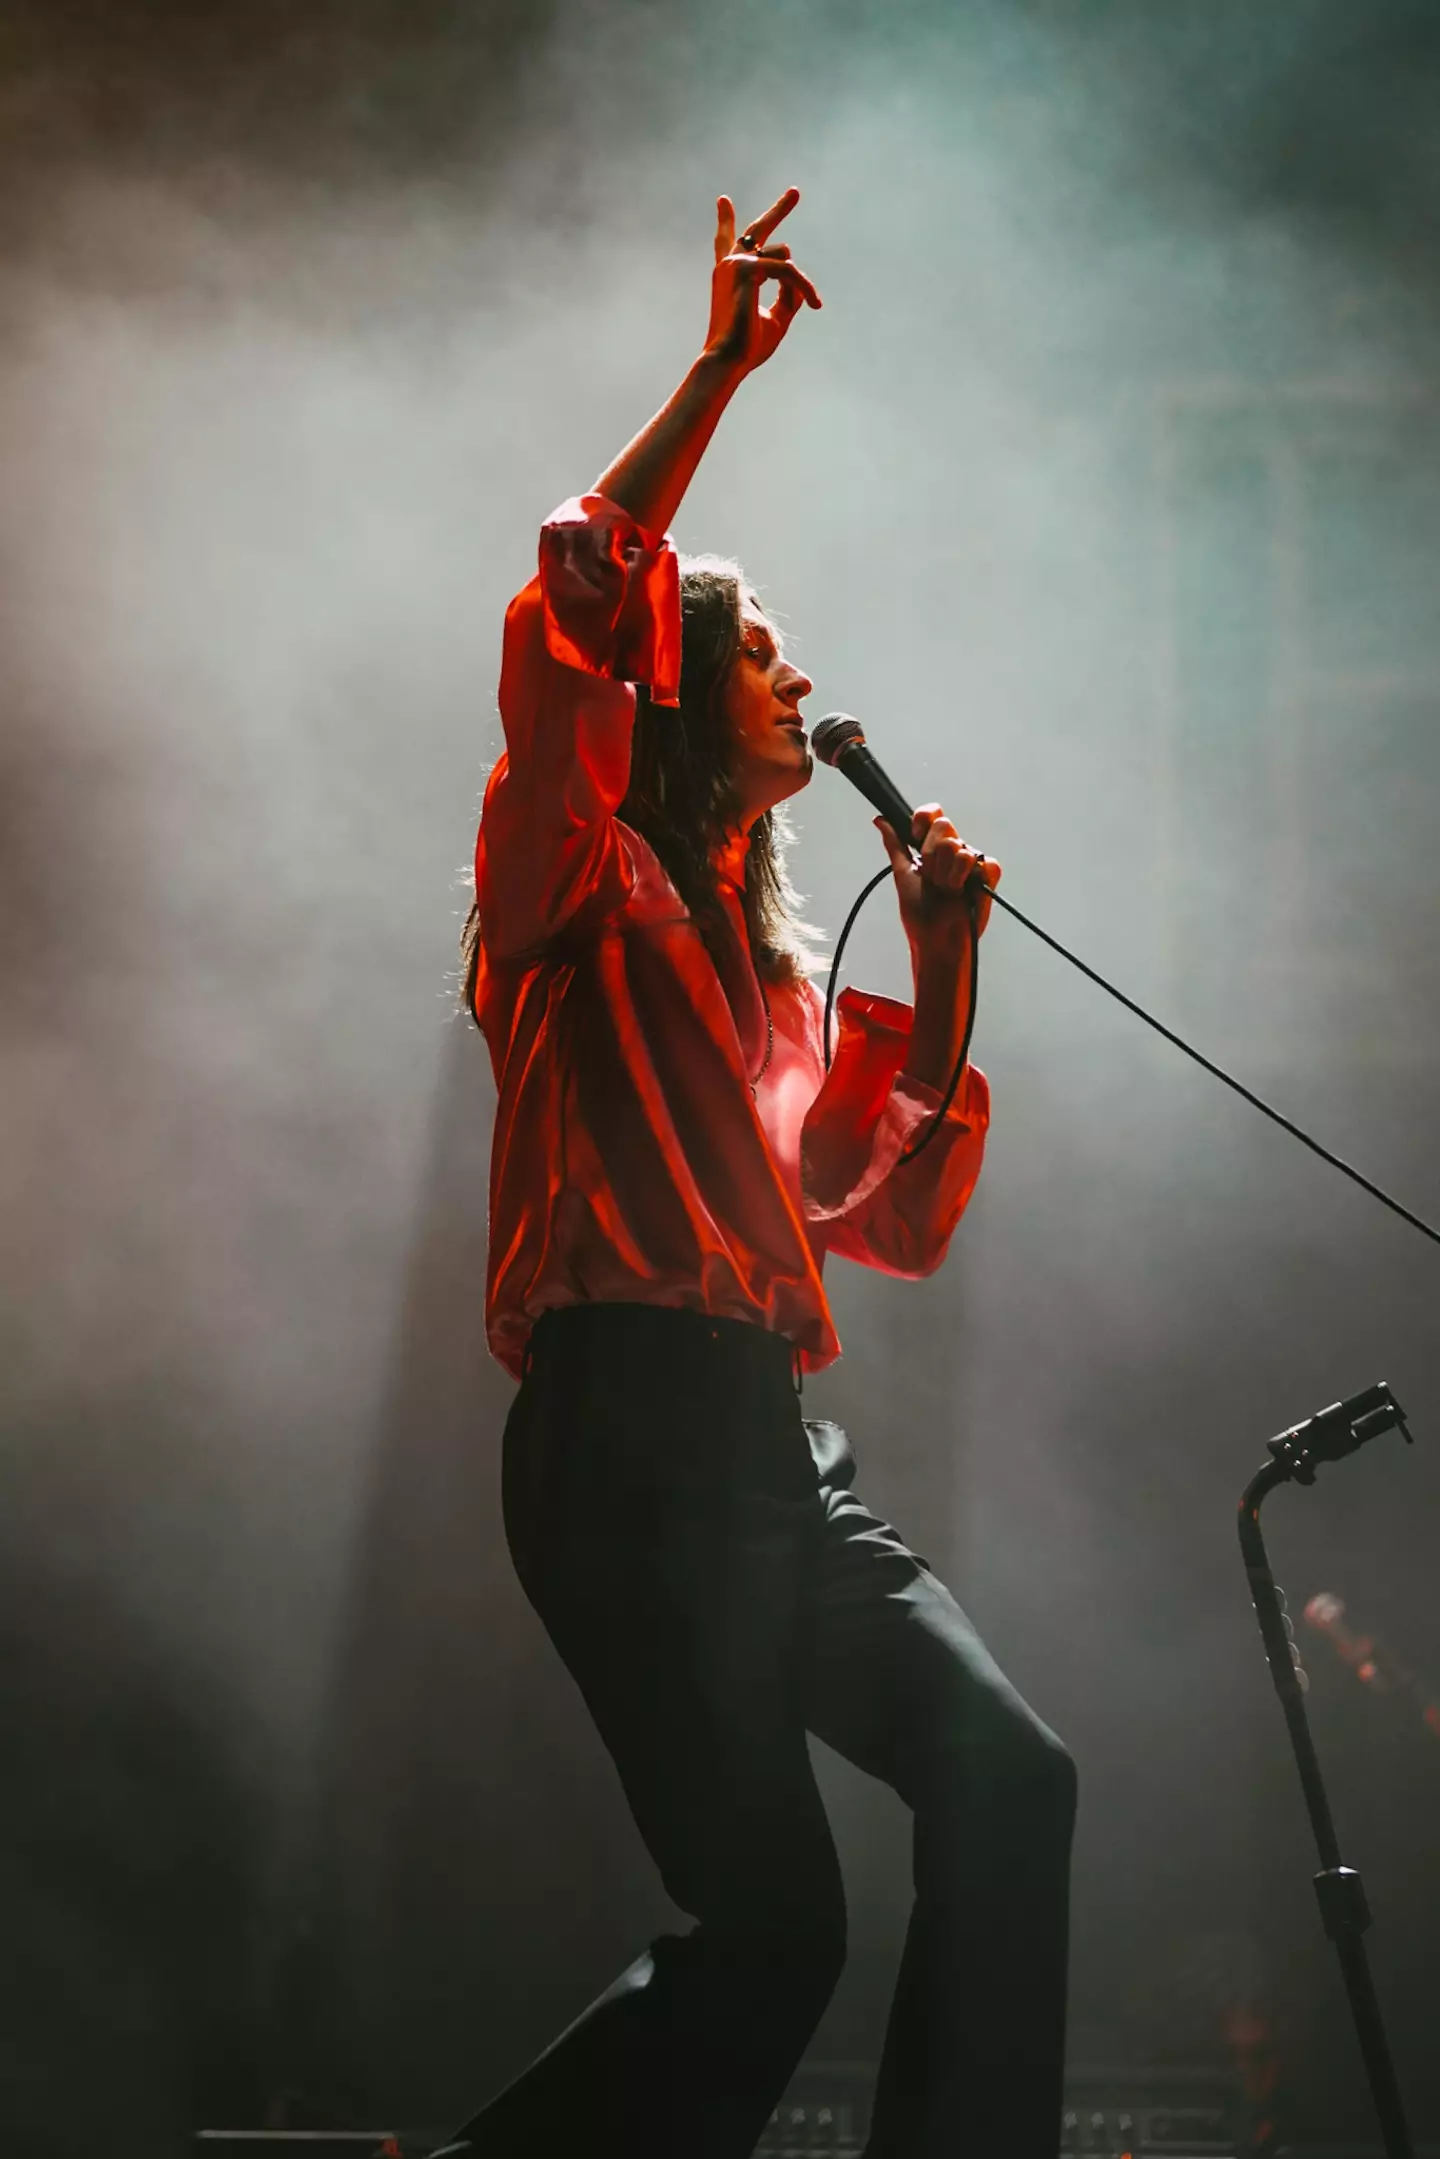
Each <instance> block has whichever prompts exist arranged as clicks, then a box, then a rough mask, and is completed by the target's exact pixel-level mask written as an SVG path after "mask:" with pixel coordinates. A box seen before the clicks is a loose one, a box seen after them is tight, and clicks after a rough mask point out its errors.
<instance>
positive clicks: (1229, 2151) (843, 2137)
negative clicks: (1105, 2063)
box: [677, 2062, 1250, 2159]
mask: <svg viewBox="0 0 1440 2159" xmlns="http://www.w3.org/2000/svg"><path fill="white" fill-rule="evenodd" d="M874 2086H875V2070H874V2067H873V2065H872V2064H870V2063H864V2062H805V2063H803V2064H802V2066H801V2068H800V2070H799V2071H798V2073H797V2074H796V2076H795V2079H794V2081H793V2083H792V2084H791V2086H790V2088H789V2090H788V2091H787V2092H786V2094H785V2097H784V2098H783V2100H782V2101H781V2102H780V2105H779V2106H778V2107H777V2108H776V2109H775V2112H774V2113H773V2114H772V2115H771V2117H770V2121H769V2125H768V2127H767V2128H766V2130H765V2133H764V2135H763V2136H762V2137H761V2140H760V2142H759V2144H758V2145H757V2147H756V2151H755V2159H803V2155H807V2154H812V2153H819V2152H823V2153H825V2154H827V2155H828V2159H861V2154H862V2153H863V2151H864V2149H865V2140H866V2138H867V2136H868V2135H869V2129H870V2103H871V2097H872V2094H873V2091H874ZM954 2127H955V2133H956V2139H957V2143H956V2149H957V2150H962V2149H966V2148H967V2146H966V2143H965V2123H964V2121H963V2119H961V2120H957V2121H956V2123H955V2125H954ZM1249 2149H1250V2137H1249V2132H1248V2128H1247V2123H1246V2107H1245V2102H1244V2099H1243V2097H1242V2096H1241V2094H1240V2092H1239V2090H1238V2088H1237V2086H1236V2083H1235V2080H1234V2078H1233V2077H1229V2076H1225V2075H1217V2074H1216V2073H1215V2072H1214V2071H1213V2070H1204V2069H1194V2070H1192V2069H1170V2070H1131V2071H1126V2070H1120V2069H1117V2070H1105V2071H1101V2070H1094V2071H1079V2072H1077V2073H1075V2074H1074V2075H1071V2076H1069V2077H1067V2078H1066V2080H1065V2110H1064V2114H1063V2116H1062V2119H1061V2124H1060V2140H1059V2151H1060V2155H1061V2159H1240V2155H1241V2154H1244V2153H1248V2151H1249ZM677 2159H680V2155H678V2154H677ZM996 2159H1001V2155H999V2154H997V2155H996Z"/></svg>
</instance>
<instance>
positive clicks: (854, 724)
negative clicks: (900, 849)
mask: <svg viewBox="0 0 1440 2159" xmlns="http://www.w3.org/2000/svg"><path fill="white" fill-rule="evenodd" d="M810 747H811V749H812V750H813V751H814V752H815V755H816V756H817V757H818V758H819V759H820V761H821V763H822V764H826V765H833V766H834V767H835V770H836V771H837V772H843V773H844V775H845V777H846V779H847V780H848V781H849V782H850V784H851V786H852V787H858V788H859V790H860V792H861V794H862V795H863V796H864V797H865V800H866V801H867V802H871V803H873V804H874V806H875V808H876V809H877V810H878V811H879V812H880V815H881V816H882V817H883V818H884V819H885V822H886V823H887V824H888V825H889V826H890V827H891V829H892V831H893V832H894V833H895V836H896V838H897V839H898V840H899V841H900V843H901V845H902V846H904V847H908V848H909V849H910V851H911V853H912V854H914V853H915V852H916V851H917V850H916V847H915V842H914V841H913V840H912V839H911V837H910V833H911V829H912V827H913V825H914V823H915V812H914V811H913V810H912V809H911V807H910V805H909V803H908V802H907V801H906V800H905V797H904V796H903V795H902V794H901V792H900V790H899V788H898V787H897V786H896V785H895V782H894V781H893V780H892V779H891V777H890V775H889V774H888V772H886V770H885V768H884V766H883V765H882V764H881V763H880V762H879V761H878V759H877V758H876V757H875V755H874V752H873V751H871V750H868V749H867V748H866V747H865V730H864V728H863V727H862V726H861V725H860V722H859V721H858V720H854V719H852V718H851V717H850V714H849V713H848V712H827V713H826V715H825V717H824V719H823V720H820V721H819V722H818V723H817V724H816V725H815V726H814V727H812V728H811V730H810Z"/></svg>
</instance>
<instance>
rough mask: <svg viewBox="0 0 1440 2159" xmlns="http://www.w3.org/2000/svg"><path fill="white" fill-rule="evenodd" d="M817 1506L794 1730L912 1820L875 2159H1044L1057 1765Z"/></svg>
mask: <svg viewBox="0 0 1440 2159" xmlns="http://www.w3.org/2000/svg"><path fill="white" fill-rule="evenodd" d="M822 1496H823V1498H824V1500H825V1506H826V1532H825V1536H824V1538H823V1539H822V1540H820V1542H819V1544H818V1545H817V1548H816V1557H815V1559H814V1562H813V1565H812V1569H811V1574H810V1577H809V1584H808V1588H807V1596H806V1629H805V1635H806V1644H807V1649H806V1668H805V1669H806V1680H805V1693H806V1716H807V1720H808V1722H809V1725H810V1728H811V1730H812V1731H814V1732H816V1733H818V1734H819V1736H820V1737H821V1738H823V1739H824V1740H825V1741H826V1742H827V1744H829V1745H831V1746H833V1747H834V1748H835V1749H836V1750H837V1751H838V1752H839V1753H841V1754H843V1755H845V1756H846V1757H847V1758H848V1759H849V1760H851V1761H853V1762H855V1763H857V1764H858V1765H859V1766H860V1767H861V1768H862V1769H865V1770H867V1771H869V1772H870V1773H871V1774H872V1775H874V1776H877V1777H880V1778H881V1779H883V1780H884V1781H885V1782H886V1783H888V1784H890V1785H892V1786H893V1787H894V1789H895V1790H896V1791H897V1792H899V1793H900V1795H901V1797H902V1798H903V1799H904V1800H905V1801H906V1802H907V1804H908V1805H909V1806H910V1808H911V1809H912V1812H913V1815H914V1880H915V1904H914V1909H913V1912H912V1915H911V1920H910V1926H909V1931H908V1934H907V1937H906V1943H905V1949H904V1954H903V1957H902V1960H901V1967H900V1974H899V1979H898V1983H897V1986H896V1991H895V1997H894V2002H893V2006H892V2010H891V2015H890V2022H889V2027H888V2030H887V2033H886V2039H885V2047H884V2051H883V2055H882V2058H881V2065H880V2074H879V2080H878V2084H877V2089H876V2100H875V2111H874V2119H873V2124H872V2133H871V2138H870V2143H869V2147H868V2149H869V2153H870V2155H871V2159H941V2155H942V2154H943V2155H945V2159H953V2154H955V2153H956V2152H957V2151H960V2150H968V2149H970V2148H972V2147H973V2149H974V2150H976V2151H977V2152H978V2151H983V2150H985V2149H990V2148H993V2149H996V2150H999V2149H1001V2148H1003V2149H1004V2150H1005V2151H1006V2152H1007V2153H1008V2154H1011V2155H1013V2159H1054V2154H1055V2152H1056V2149H1057V2145H1058V2140H1059V2123H1060V2112H1061V2083H1062V2073H1063V2062H1064V2020H1065V1977H1066V1952H1067V1936H1068V1892H1069V1852H1070V1838H1071V1830H1072V1827H1073V1821H1074V1809H1075V1773H1074V1767H1073V1764H1072V1762H1071V1760H1070V1757H1069V1756H1068V1754H1067V1753H1066V1752H1065V1749H1064V1748H1063V1746H1062V1745H1061V1744H1060V1742H1059V1740H1057V1739H1056V1737H1055V1736H1054V1734H1053V1733H1052V1732H1050V1731H1049V1730H1048V1729H1047V1728H1046V1726H1045V1725H1043V1724H1042V1723H1041V1722H1040V1720H1039V1719H1038V1718H1037V1717H1036V1716H1035V1715H1034V1713H1033V1711H1032V1710H1030V1709H1029V1708H1028V1707H1027V1705H1026V1704H1025V1702H1024V1701H1023V1700H1022V1699H1021V1697H1020V1696H1019V1695H1018V1694H1017V1693H1016V1691H1015V1689H1014V1688H1013V1687H1012V1686H1011V1685H1010V1684H1009V1682H1008V1681H1007V1680H1006V1679H1005V1678H1004V1676H1003V1674H1002V1673H1001V1672H1000V1670H999V1668H998V1666H997V1665H996V1664H995V1662H994V1660H993V1658H992V1657H991V1656H990V1655H989V1653H988V1651H987V1650H986V1649H985V1647H984V1645H983V1644H982V1643H981V1641H980V1639H979V1637H978V1635H977V1634H976V1632H975V1630H974V1628H973V1627H972V1626H971V1624H970V1622H969V1621H968V1620H967V1619H966V1617H965V1615H964V1613H963V1612H962V1611H961V1610H960V1608H959V1606H958V1605H957V1604H956V1602H955V1600H954V1598H953V1597H952V1596H951V1595H950V1593H949V1591H948V1590H946V1589H945V1588H944V1586H943V1585H942V1584H941V1583H940V1582H938V1581H937V1580H936V1579H935V1577H934V1575H933V1574H932V1573H931V1572H930V1570H929V1568H928V1567H927V1566H926V1564H925V1562H924V1561H923V1560H921V1559H919V1558H918V1557H917V1556H916V1555H915V1554H913V1553H912V1552H910V1551H909V1550H907V1548H906V1546H905V1545H904V1543H903V1541H902V1540H901V1538H900V1537H899V1536H898V1535H897V1533H896V1532H895V1531H894V1530H893V1529H891V1528H890V1527H889V1526H888V1524H886V1523H884V1522H881V1521H879V1520H877V1518H876V1517H875V1516H873V1515H872V1514H870V1513H869V1511H868V1510H867V1509H866V1508H865V1507H863V1506H862V1505H861V1503H860V1502H859V1500H858V1499H857V1498H856V1497H855V1495H854V1493H853V1492H852V1491H850V1490H848V1489H847V1488H846V1487H845V1486H844V1484H843V1483H839V1484H832V1485H829V1486H827V1487H826V1489H825V1491H824V1493H823V1495H822Z"/></svg>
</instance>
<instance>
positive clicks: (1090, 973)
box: [825, 866, 1440, 1244]
mask: <svg viewBox="0 0 1440 2159" xmlns="http://www.w3.org/2000/svg"><path fill="white" fill-rule="evenodd" d="M891 874H892V873H891V871H890V869H889V868H888V866H887V867H886V868H885V869H883V870H881V871H880V872H879V873H878V874H877V875H876V876H874V877H872V878H871V879H870V882H869V883H868V884H867V885H866V886H865V889H864V890H863V892H862V893H861V894H860V897H859V898H858V899H857V900H856V902H855V904H854V906H853V907H852V908H851V910H850V912H849V914H848V915H847V916H846V918H845V927H844V928H843V929H842V930H841V932H840V936H839V939H838V940H837V942H836V946H835V957H834V959H833V960H832V961H831V962H830V980H829V984H828V986H827V988H826V992H825V1069H826V1071H827V1072H828V1071H829V1069H830V1034H831V1017H832V1014H833V1012H834V1007H835V989H836V983H837V982H838V980H839V973H840V957H841V954H842V953H843V952H844V950H845V940H846V939H847V938H848V937H849V935H850V932H851V930H852V929H853V928H854V926H855V918H856V916H857V915H858V914H859V912H860V910H861V908H862V907H863V906H864V904H865V902H866V900H868V899H869V897H870V895H871V893H872V892H873V891H875V889H876V887H877V886H879V885H881V884H883V883H884V881H885V879H886V878H887V877H889V876H890V875H891ZM989 897H990V899H991V900H992V901H993V903H994V904H995V906H997V907H1003V908H1004V910H1005V912H1006V914H1007V915H1013V916H1014V917H1015V920H1016V921H1017V922H1020V923H1023V925H1024V926H1025V928H1026V929H1027V930H1029V931H1030V932H1031V933H1032V935H1033V936H1036V937H1038V938H1039V939H1040V941H1041V943H1042V944H1047V945H1049V947H1050V949H1051V951H1052V952H1058V953H1059V955H1060V957H1061V959H1063V960H1068V961H1069V962H1070V965H1071V966H1072V967H1078V968H1079V970H1080V972H1081V974H1082V975H1084V976H1085V977H1086V979H1087V981H1090V982H1093V983H1094V984H1095V985H1096V987H1097V988H1099V989H1102V990H1104V991H1105V993H1106V995H1107V996H1108V997H1113V998H1114V999H1115V1002H1116V1003H1117V1004H1121V1005H1124V1007H1125V1009H1126V1011H1127V1012H1133V1013H1134V1014H1135V1017H1136V1018H1137V1019H1140V1020H1143V1021H1144V1022H1145V1025H1146V1026H1147V1027H1152V1028H1153V1029H1154V1030H1155V1032H1156V1034H1157V1035H1163V1036H1164V1038H1165V1040H1166V1041H1167V1042H1171V1043H1173V1044H1174V1046H1175V1048H1176V1049H1177V1050H1183V1051H1184V1053H1185V1055H1186V1056H1187V1057H1189V1058H1192V1059H1193V1060H1194V1062H1195V1063H1196V1064H1197V1065H1199V1066H1200V1067H1201V1068H1202V1070H1203V1071H1206V1072H1208V1073H1209V1074H1210V1075H1211V1077H1212V1078H1213V1079H1218V1080H1219V1081H1221V1083H1222V1084H1223V1085H1224V1086H1226V1087H1228V1088H1230V1089H1231V1091H1232V1092H1233V1093H1235V1094H1238V1095H1239V1096H1240V1097H1241V1099H1242V1100H1243V1101H1246V1102H1248V1103H1249V1104H1250V1106H1251V1108H1252V1109H1258V1110H1259V1112H1260V1114H1261V1116H1262V1117H1268V1118H1269V1119H1270V1122H1271V1123H1272V1124H1278V1125H1279V1127H1280V1129H1281V1130H1282V1131H1283V1132H1288V1133H1289V1134H1290V1135H1291V1137H1292V1138H1293V1139H1298V1140H1299V1142H1300V1144H1301V1146H1302V1147H1308V1148H1309V1149H1310V1152H1311V1153H1312V1154H1317V1155H1319V1157H1320V1159H1321V1161H1322V1162H1328V1163H1329V1164H1330V1167H1331V1168H1332V1169H1338V1170H1339V1171H1340V1173H1341V1175H1342V1176H1345V1177H1348V1178H1349V1179H1350V1181H1351V1183H1352V1184H1358V1185H1359V1187H1360V1189H1361V1191H1362V1192H1368V1193H1369V1194H1370V1196H1371V1198H1372V1199H1378V1200H1379V1202H1380V1204H1381V1206H1382V1207H1388V1208H1389V1209H1390V1212H1391V1213H1392V1214H1398V1215H1399V1217H1400V1219H1401V1221H1402V1222H1408V1223H1409V1224H1410V1226H1411V1228H1412V1229H1418V1230H1419V1232H1420V1234H1421V1236H1422V1237H1428V1238H1429V1239H1430V1242H1431V1243H1432V1244H1440V1229H1436V1228H1435V1227H1434V1225H1433V1224H1432V1223H1430V1222H1427V1221H1425V1219H1424V1218H1423V1216H1421V1215H1418V1214H1414V1213H1412V1212H1411V1210H1410V1208H1408V1207H1406V1206H1403V1205H1402V1204H1401V1202H1400V1201H1399V1200H1398V1199H1395V1198H1394V1197H1392V1195H1391V1194H1390V1193H1389V1192H1386V1191H1385V1190H1383V1189H1382V1187H1381V1186H1380V1185H1378V1184H1375V1183H1374V1182H1373V1181H1372V1179H1370V1178H1369V1177H1367V1176H1365V1175H1364V1173H1363V1172H1362V1171H1360V1170H1358V1169H1356V1168H1355V1166H1354V1164H1353V1163H1351V1162H1346V1161H1344V1160H1343V1159H1342V1158H1341V1156H1339V1155H1338V1154H1333V1153H1332V1152H1331V1150H1330V1149H1329V1148H1328V1147H1323V1146H1322V1145H1321V1144H1320V1141H1319V1140H1318V1139H1312V1138H1311V1136H1310V1134H1309V1133H1308V1132H1306V1131H1303V1130H1302V1129H1301V1127H1300V1126H1299V1125H1298V1124H1296V1123H1295V1122H1294V1120H1293V1119H1292V1118H1289V1117H1287V1116H1285V1115H1284V1114H1283V1112H1282V1111H1280V1110H1278V1109H1276V1108H1275V1107H1274V1106H1273V1105H1272V1104H1271V1103H1269V1102H1266V1101H1264V1100H1262V1098H1261V1097H1260V1096H1259V1095H1258V1094H1256V1093H1254V1091H1253V1090H1252V1089H1251V1088H1249V1087H1247V1086H1246V1085H1245V1084H1244V1082H1243V1081H1242V1080H1238V1079H1236V1078H1235V1077H1234V1075H1233V1073H1230V1072H1227V1071H1225V1069H1224V1068H1223V1066H1221V1065H1218V1064H1216V1063H1215V1061H1214V1059H1213V1058H1210V1057H1207V1056H1206V1055H1205V1054H1204V1052H1203V1051H1202V1050H1197V1049H1196V1048H1195V1046H1194V1044H1193V1043H1190V1042H1187V1041H1186V1040H1185V1038H1184V1036H1183V1035H1178V1034H1176V1032H1175V1030H1174V1028H1173V1027H1167V1026H1166V1025H1165V1023H1164V1021H1163V1020H1157V1019H1156V1017H1155V1015H1154V1013H1153V1012H1147V1011H1146V1010H1145V1007H1144V1006H1143V1005H1141V1004H1137V1003H1136V1001H1135V999H1134V998H1133V997H1127V996H1126V994H1125V992H1124V990H1122V989H1117V988H1116V986H1115V984H1114V983H1113V982H1107V981H1106V979H1105V977H1104V975H1102V974H1100V973H1098V972H1097V971H1096V969H1095V968H1093V967H1091V966H1089V965H1088V964H1087V962H1086V961H1084V960H1082V959H1081V958H1080V956H1079V954H1078V953H1075V952H1072V951H1071V950H1070V948H1069V946H1068V945H1062V944H1061V942H1060V940H1059V938H1058V937H1052V936H1051V934H1050V932H1049V931H1048V930H1044V929H1041V927H1040V924H1039V923H1038V922H1032V921H1031V919H1030V917H1029V915H1027V914H1022V913H1021V911H1020V909H1019V908H1018V907H1017V906H1016V905H1015V903H1014V901H1013V900H1008V899H1006V897H1005V895H1004V894H1003V893H1002V892H998V891H996V890H995V888H994V887H993V886H992V887H991V888H990V891H989ZM979 978H980V931H979V927H978V925H977V923H976V919H975V910H974V908H973V907H972V908H971V911H970V1002H969V1010H968V1012H967V1015H966V1020H965V1037H964V1040H963V1041H962V1043H961V1045H960V1055H959V1057H958V1059H957V1060H956V1064H955V1070H954V1071H953V1072H952V1073H951V1075H950V1084H949V1086H948V1087H947V1088H946V1090H945V1096H944V1100H943V1101H942V1102H941V1104H940V1107H939V1109H938V1110H937V1111H936V1113H935V1115H934V1117H933V1118H932V1120H931V1123H930V1128H929V1130H928V1131H927V1132H925V1133H924V1134H923V1135H922V1137H921V1138H920V1139H918V1140H917V1141H916V1142H915V1144H914V1145H913V1146H912V1147H908V1148H907V1149H906V1150H905V1152H904V1154H902V1155H901V1156H900V1161H901V1162H913V1161H914V1159H915V1157H916V1155H917V1154H919V1153H920V1151H921V1149H922V1148H923V1147H926V1146H928V1145H929V1143H930V1141H931V1140H932V1139H933V1138H934V1137H935V1134H936V1133H937V1132H938V1131H939V1129H940V1127H941V1125H942V1124H943V1122H944V1120H945V1113H946V1111H947V1110H948V1109H949V1107H950V1104H951V1103H952V1102H953V1101H954V1099H955V1094H956V1090H957V1089H958V1087H959V1085H960V1076H961V1073H962V1072H963V1071H964V1069H965V1063H966V1060H967V1058H968V1057H969V1055H970V1037H971V1035H972V1034H973V1033H974V1031H975V1000H976V993H977V990H978V988H979ZM897 1166H898V1165H897Z"/></svg>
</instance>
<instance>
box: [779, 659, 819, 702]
mask: <svg viewBox="0 0 1440 2159" xmlns="http://www.w3.org/2000/svg"><path fill="white" fill-rule="evenodd" d="M814 687H815V685H814V683H813V682H812V681H811V680H810V677H809V676H808V675H802V674H801V672H800V670H799V668H798V667H789V668H787V669H786V671H785V674H784V676H783V677H782V680H781V687H780V691H779V694H780V696H781V697H782V698H783V699H784V700H785V702H786V704H787V705H798V704H799V702H800V700H801V698H802V697H808V696H809V695H810V692H811V691H812V690H813V689H814Z"/></svg>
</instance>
